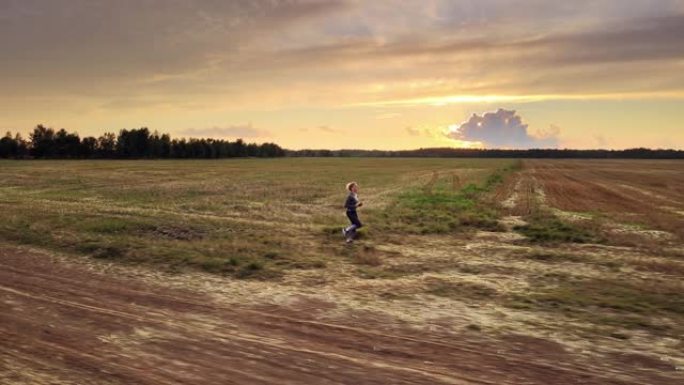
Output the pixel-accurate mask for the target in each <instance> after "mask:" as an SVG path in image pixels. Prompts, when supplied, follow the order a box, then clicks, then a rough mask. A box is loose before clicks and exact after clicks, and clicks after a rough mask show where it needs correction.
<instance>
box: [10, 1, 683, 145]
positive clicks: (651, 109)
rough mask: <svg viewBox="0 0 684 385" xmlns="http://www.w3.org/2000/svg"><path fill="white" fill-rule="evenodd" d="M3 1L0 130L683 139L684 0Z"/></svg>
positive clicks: (363, 138) (250, 137) (362, 140)
mask: <svg viewBox="0 0 684 385" xmlns="http://www.w3.org/2000/svg"><path fill="white" fill-rule="evenodd" d="M3 7H4V8H1V9H0V49H2V52H6V53H8V54H7V55H4V56H3V60H2V61H1V62H0V71H2V73H3V77H2V78H1V79H0V87H1V89H2V90H3V92H2V93H0V129H7V130H12V131H20V132H22V133H24V134H27V133H28V132H29V131H30V130H31V129H32V128H33V127H34V126H35V125H36V124H38V123H43V124H46V125H48V126H53V127H56V128H60V127H64V128H67V129H69V130H78V131H79V132H80V133H81V134H82V135H96V134H100V133H101V132H102V131H104V130H108V131H118V130H119V129H122V128H132V127H140V126H147V127H149V128H150V129H152V130H155V129H156V130H160V131H162V132H169V133H171V134H172V135H173V136H202V135H204V136H209V135H211V136H214V137H221V138H226V139H235V138H237V137H242V138H243V139H245V140H247V141H274V142H277V143H279V144H282V145H284V146H286V147H289V148H294V149H296V148H307V147H308V148H367V149H370V148H379V149H399V148H407V146H408V147H410V148H413V147H433V146H452V147H465V146H471V145H472V144H471V143H474V142H477V144H478V145H482V146H485V147H498V146H504V147H510V148H516V147H517V148H528V147H535V146H549V147H574V148H596V147H606V148H626V147H635V146H646V147H674V148H683V147H684V133H683V130H682V127H684V114H682V113H681V105H682V103H683V102H684V43H683V42H684V40H683V39H681V38H680V36H683V35H684V2H683V1H682V0H659V1H657V2H643V1H637V0H627V1H624V0H602V1H577V2H572V3H567V2H565V3H564V2H539V1H535V0H513V1H510V0H488V1H482V2H477V3H474V2H472V1H465V0H431V1H408V2H406V1H398V0H386V1H373V2H361V1H354V0H306V1H287V2H286V1H261V0H258V1H250V2H209V1H187V2H175V1H161V0H153V1H149V2H143V3H134V4H133V3H118V2H109V1H102V0H97V1H91V2H72V1H66V0H57V1H51V2H39V1H34V0H30V1H22V2H19V1H13V2H9V3H7V4H6V6H3ZM26 26H32V27H31V28H27V27H26ZM499 109H502V110H504V111H515V112H516V114H515V116H516V117H517V118H519V119H520V123H519V124H518V125H517V126H509V125H508V124H504V125H502V126H501V127H499V126H496V127H493V126H489V125H486V127H485V128H486V129H490V130H491V132H489V134H488V136H486V138H484V139H482V138H480V139H479V140H478V139H477V138H475V137H474V136H479V137H484V135H475V134H474V133H473V135H472V136H471V137H469V138H455V137H453V135H452V136H449V133H448V132H446V133H445V130H444V129H437V128H438V127H447V126H449V125H454V124H457V125H460V124H462V123H464V122H466V121H467V120H468V119H469V117H471V116H472V115H473V114H477V115H478V116H485V115H486V116H496V112H497V111H498V110H499ZM488 114H489V115H488ZM416 127H432V128H433V129H430V130H425V129H420V130H418V131H416ZM515 130H517V131H520V130H523V131H525V132H524V133H523V134H520V135H519V137H520V138H522V139H515V138H516V136H515V135H513V134H512V132H513V131H515ZM517 131H516V132H517ZM440 133H441V134H440ZM539 138H542V139H543V140H540V139H539Z"/></svg>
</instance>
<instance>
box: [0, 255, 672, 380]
mask: <svg viewBox="0 0 684 385" xmlns="http://www.w3.org/2000/svg"><path fill="white" fill-rule="evenodd" d="M56 261H57V260H52V259H51V258H46V255H44V254H42V253H37V252H33V251H28V250H25V249H17V248H13V247H3V248H2V249H1V250H0V303H1V304H2V311H1V312H0V383H2V384H276V383H277V384H523V383H525V384H547V383H554V384H577V383H583V384H648V383H651V384H668V383H674V381H672V380H668V379H667V378H661V377H659V375H658V372H657V371H652V370H640V369H639V367H640V365H638V364H635V365H629V366H626V368H628V369H629V370H625V371H621V370H616V369H615V368H614V367H613V368H607V367H595V366H593V365H594V363H592V362H591V360H589V359H587V358H586V357H581V356H577V355H573V354H570V353H567V352H566V351H564V350H563V348H562V347H561V346H560V345H557V344H556V343H554V342H550V341H545V340H539V339H533V338H529V337H524V336H515V335H511V336H507V337H504V338H501V339H499V340H497V341H494V340H491V339H489V338H488V337H483V336H480V335H476V334H463V335H453V334H452V335H447V334H440V333H434V332H430V333H427V332H420V331H416V330H413V329H411V330H408V329H397V328H392V329H391V330H390V328H386V327H383V322H382V320H378V319H373V317H372V315H367V316H366V317H367V319H364V318H363V317H358V316H355V317H353V318H352V317H350V318H349V319H346V320H345V319H340V322H339V323H335V324H331V323H329V322H328V323H326V322H318V321H317V320H316V318H317V317H316V314H317V311H316V310H315V309H319V310H320V309H324V308H325V306H323V305H322V304H316V303H311V306H310V307H309V308H307V307H299V310H296V309H295V310H293V309H283V308H278V307H269V308H264V307H261V308H247V307H232V308H227V307H226V306H225V305H221V304H218V303H215V302H213V301H211V300H208V299H207V298H206V296H203V295H201V294H198V293H194V292H190V291H179V290H177V289H176V290H172V289H169V288H165V287H160V286H154V285H151V284H149V283H142V282H137V281H131V280H130V279H116V278H113V277H110V276H104V275H101V274H99V273H95V272H93V271H92V270H88V269H86V268H84V267H82V266H80V265H78V264H71V263H69V264H67V263H64V262H56ZM332 306H334V305H332Z"/></svg>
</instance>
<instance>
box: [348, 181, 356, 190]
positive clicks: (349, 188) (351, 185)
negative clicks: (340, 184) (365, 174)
mask: <svg viewBox="0 0 684 385" xmlns="http://www.w3.org/2000/svg"><path fill="white" fill-rule="evenodd" d="M354 186H358V183H356V182H349V183H347V190H348V191H351V189H352V187H354Z"/></svg>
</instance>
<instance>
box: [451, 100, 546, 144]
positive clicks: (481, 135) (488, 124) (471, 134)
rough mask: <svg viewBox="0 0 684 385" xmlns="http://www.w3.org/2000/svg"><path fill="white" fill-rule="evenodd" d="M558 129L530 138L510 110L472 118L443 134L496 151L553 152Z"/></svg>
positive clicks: (526, 130)
mask: <svg viewBox="0 0 684 385" xmlns="http://www.w3.org/2000/svg"><path fill="white" fill-rule="evenodd" d="M558 131H559V130H558V128H556V127H552V128H550V129H549V130H547V131H546V132H543V133H541V135H540V136H539V137H535V136H532V135H530V133H529V132H528V125H527V124H524V123H523V121H522V118H521V117H520V115H518V114H517V113H516V112H515V111H513V110H505V109H503V108H500V109H499V110H497V111H496V112H486V113H484V114H482V115H477V114H473V115H472V116H471V117H470V119H468V120H467V121H465V122H463V123H461V124H460V125H459V126H458V127H457V128H456V129H454V130H452V131H451V132H449V133H448V134H447V136H448V137H450V138H452V139H457V140H463V141H468V142H480V143H482V144H484V145H485V146H486V147H498V148H555V147H557V146H558V139H557V135H558Z"/></svg>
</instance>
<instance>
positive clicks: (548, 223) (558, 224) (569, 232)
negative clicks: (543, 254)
mask: <svg viewBox="0 0 684 385" xmlns="http://www.w3.org/2000/svg"><path fill="white" fill-rule="evenodd" d="M526 220H527V224H525V225H521V226H515V227H514V228H513V230H514V231H517V232H519V233H521V234H522V235H524V236H526V237H527V238H528V239H529V241H530V242H535V243H554V242H555V243H560V242H574V243H596V242H601V237H600V236H599V235H597V234H596V233H595V232H592V231H590V230H588V229H586V228H584V227H580V226H578V225H576V224H572V223H568V222H566V221H563V220H561V219H560V218H558V217H557V216H555V215H553V214H551V213H545V212H537V213H535V214H534V215H531V216H529V217H527V218H526Z"/></svg>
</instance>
